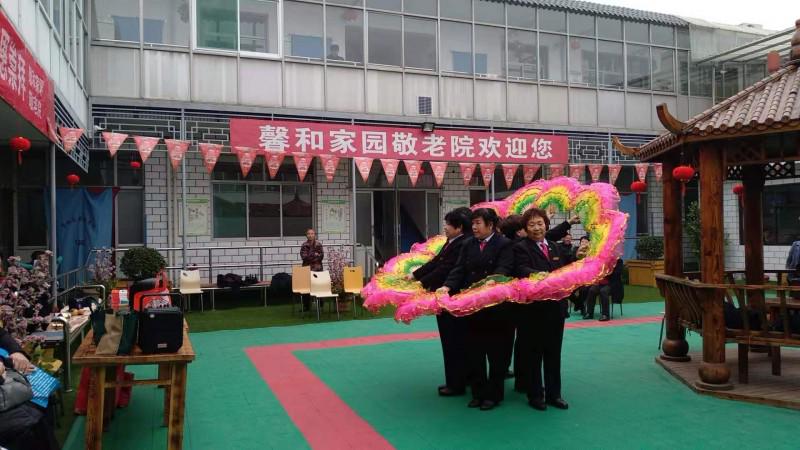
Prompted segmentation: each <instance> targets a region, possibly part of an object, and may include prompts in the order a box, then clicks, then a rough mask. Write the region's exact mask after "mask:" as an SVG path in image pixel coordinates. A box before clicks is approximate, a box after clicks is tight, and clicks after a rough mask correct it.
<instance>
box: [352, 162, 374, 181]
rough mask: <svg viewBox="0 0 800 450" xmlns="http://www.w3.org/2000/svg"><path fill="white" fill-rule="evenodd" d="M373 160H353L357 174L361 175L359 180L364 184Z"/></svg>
mask: <svg viewBox="0 0 800 450" xmlns="http://www.w3.org/2000/svg"><path fill="white" fill-rule="evenodd" d="M373 159H374V158H365V157H357V158H353V160H354V161H355V163H356V169H358V173H360V174H361V179H362V180H364V183H366V182H367V180H368V179H369V172H370V171H371V170H372V160H373Z"/></svg>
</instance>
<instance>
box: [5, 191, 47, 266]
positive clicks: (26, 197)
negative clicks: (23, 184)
mask: <svg viewBox="0 0 800 450" xmlns="http://www.w3.org/2000/svg"><path fill="white" fill-rule="evenodd" d="M44 193H45V191H44V189H43V188H34V189H20V190H18V191H17V233H18V234H17V241H18V244H19V245H20V246H22V247H28V246H30V247H33V246H44V245H47V225H46V224H47V223H48V222H47V219H45V216H44V209H45V206H44ZM6 256H8V255H6Z"/></svg>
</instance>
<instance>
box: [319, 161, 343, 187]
mask: <svg viewBox="0 0 800 450" xmlns="http://www.w3.org/2000/svg"><path fill="white" fill-rule="evenodd" d="M319 160H320V162H322V171H323V172H325V179H326V180H328V183H332V182H333V177H334V176H336V166H338V165H339V157H338V156H335V155H320V156H319Z"/></svg>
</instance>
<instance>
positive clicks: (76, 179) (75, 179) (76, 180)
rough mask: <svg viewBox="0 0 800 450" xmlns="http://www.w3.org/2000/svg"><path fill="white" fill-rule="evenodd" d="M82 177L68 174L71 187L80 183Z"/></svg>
mask: <svg viewBox="0 0 800 450" xmlns="http://www.w3.org/2000/svg"><path fill="white" fill-rule="evenodd" d="M80 181H81V177H79V176H77V175H75V174H74V173H71V174H69V175H67V184H68V185H69V187H70V189H72V188H73V187H74V186H75V185H76V184H78V183H80Z"/></svg>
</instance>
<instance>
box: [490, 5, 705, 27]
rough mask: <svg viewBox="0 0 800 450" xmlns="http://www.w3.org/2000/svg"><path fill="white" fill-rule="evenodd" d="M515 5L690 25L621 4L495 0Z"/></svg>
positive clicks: (678, 18) (683, 21)
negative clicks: (624, 6)
mask: <svg viewBox="0 0 800 450" xmlns="http://www.w3.org/2000/svg"><path fill="white" fill-rule="evenodd" d="M494 1H498V2H504V3H511V4H515V5H529V6H541V7H545V8H555V9H564V10H567V11H572V12H577V13H584V14H596V15H600V16H609V17H616V18H620V19H628V20H640V21H642V22H655V23H660V24H664V25H677V26H684V27H685V26H688V25H689V23H688V22H686V21H685V20H683V19H681V18H680V17H678V16H673V15H670V14H661V13H657V12H651V11H643V10H640V9H633V8H623V7H621V6H611V5H603V4H600V3H592V2H582V1H578V0H494Z"/></svg>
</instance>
